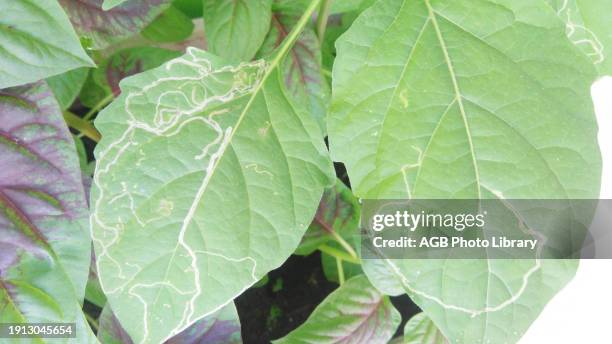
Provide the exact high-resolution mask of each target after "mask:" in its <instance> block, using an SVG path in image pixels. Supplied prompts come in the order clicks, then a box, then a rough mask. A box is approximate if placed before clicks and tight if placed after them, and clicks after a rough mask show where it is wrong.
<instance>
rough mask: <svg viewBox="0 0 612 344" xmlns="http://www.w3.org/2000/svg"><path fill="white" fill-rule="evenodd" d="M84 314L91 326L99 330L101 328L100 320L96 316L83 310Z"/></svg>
mask: <svg viewBox="0 0 612 344" xmlns="http://www.w3.org/2000/svg"><path fill="white" fill-rule="evenodd" d="M83 314H85V319H87V322H88V323H89V324H90V325H91V327H93V328H94V330H96V332H98V331H99V330H100V325H99V324H98V320H96V319H94V317H92V316H91V315H89V313H87V312H83Z"/></svg>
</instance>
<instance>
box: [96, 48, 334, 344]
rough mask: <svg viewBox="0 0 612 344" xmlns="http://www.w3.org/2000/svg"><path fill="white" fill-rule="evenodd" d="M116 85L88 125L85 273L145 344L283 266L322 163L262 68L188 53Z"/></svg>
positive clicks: (300, 118) (312, 135)
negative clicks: (88, 257) (95, 278)
mask: <svg viewBox="0 0 612 344" xmlns="http://www.w3.org/2000/svg"><path fill="white" fill-rule="evenodd" d="M121 87H122V92H121V95H120V96H119V98H118V99H117V100H116V101H115V102H113V103H112V104H111V105H110V106H108V107H107V108H106V109H105V110H104V111H103V112H102V113H101V114H100V115H99V116H98V119H97V120H96V127H97V128H98V129H99V130H100V132H101V133H102V137H103V139H102V141H100V143H99V145H98V146H97V148H96V156H97V158H98V159H97V163H98V165H97V168H96V174H95V178H94V187H93V189H92V207H93V215H92V230H93V236H94V242H95V248H96V253H97V259H98V260H97V262H98V273H99V277H100V282H101V284H102V287H103V289H104V291H105V292H106V294H107V296H108V298H109V301H110V304H111V305H112V306H113V311H114V312H115V314H116V315H117V317H118V318H119V319H120V320H121V323H122V325H123V326H124V327H125V329H126V330H127V331H128V333H130V335H131V336H132V338H134V339H135V341H138V342H140V341H142V340H145V341H152V342H158V341H161V340H164V339H167V338H169V337H171V336H172V335H174V334H177V333H178V332H180V331H181V330H183V329H185V328H186V327H188V326H190V325H191V324H192V323H193V322H195V321H197V320H198V319H200V318H202V317H204V316H206V315H208V314H210V313H211V312H213V311H214V310H215V309H217V308H218V307H220V306H221V305H224V304H226V303H227V302H229V301H230V300H232V299H233V298H234V297H236V296H237V295H239V294H240V293H242V291H244V290H245V289H246V288H248V287H249V286H251V285H253V284H254V283H256V282H257V281H258V280H259V279H260V278H261V277H263V276H264V275H265V274H266V273H267V272H268V271H270V270H271V269H273V268H276V267H277V266H279V265H280V264H281V263H282V262H283V261H284V260H285V259H287V257H288V256H289V255H290V254H291V253H292V252H293V250H295V248H296V247H297V245H298V243H299V241H300V239H301V237H302V235H303V233H304V232H305V230H306V228H307V227H308V224H309V223H310V221H311V219H312V217H313V216H314V214H315V211H316V209H317V205H318V204H319V200H320V198H321V195H322V193H323V188H324V187H325V186H326V185H327V184H329V183H330V182H331V178H330V176H331V175H332V166H331V162H330V160H329V157H328V156H327V153H326V149H325V146H324V142H323V138H322V136H321V134H320V130H319V129H318V128H317V126H316V123H315V122H314V120H313V119H312V118H311V117H310V116H309V115H308V114H306V113H303V112H302V110H300V109H299V108H296V107H294V105H293V104H292V103H291V101H290V99H289V98H287V96H286V94H285V91H284V89H283V88H282V83H281V79H280V76H279V73H278V70H277V68H276V66H275V65H269V64H267V63H265V62H264V61H256V62H252V63H248V64H240V65H234V66H231V65H227V64H226V63H225V62H224V61H222V60H221V59H219V58H217V57H215V56H213V55H211V54H208V53H206V52H203V51H201V50H198V49H195V48H191V49H189V50H188V52H187V54H186V55H185V56H183V57H180V58H178V59H174V60H172V61H169V62H167V63H165V64H164V65H162V66H160V67H159V68H156V69H153V70H151V71H148V72H145V73H141V74H138V75H136V76H133V77H130V78H127V79H124V80H123V82H122V83H121ZM160 161H163V162H164V163H163V164H160ZM145 242H146V243H147V244H146V245H143V244H142V243H145Z"/></svg>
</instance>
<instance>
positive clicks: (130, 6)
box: [6, 0, 171, 49]
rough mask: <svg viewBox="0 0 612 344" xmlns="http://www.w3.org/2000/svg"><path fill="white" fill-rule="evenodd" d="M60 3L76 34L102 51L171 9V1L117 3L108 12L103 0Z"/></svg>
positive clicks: (74, 0) (139, 0)
mask: <svg viewBox="0 0 612 344" xmlns="http://www.w3.org/2000/svg"><path fill="white" fill-rule="evenodd" d="M6 1H11V0H6ZM59 2H60V3H61V4H62V7H64V10H66V12H67V13H68V16H69V17H70V21H72V24H73V25H74V28H75V29H76V31H77V33H78V34H79V35H80V36H82V37H84V38H86V39H87V40H88V44H89V45H90V46H91V47H92V48H94V49H103V48H106V47H108V46H109V45H112V44H113V43H116V42H120V41H122V40H124V39H126V38H128V37H130V36H132V35H134V34H136V33H138V32H140V30H142V29H143V28H144V27H146V26H147V25H148V24H149V23H151V22H152V21H153V20H154V19H155V18H156V17H157V16H158V15H159V14H160V13H162V12H163V11H164V10H165V9H166V8H168V6H170V2H171V0H138V1H136V0H133V1H128V2H126V3H122V2H123V1H115V5H118V6H116V7H113V8H112V9H109V10H108V11H105V10H103V9H102V0H59ZM120 3H121V5H119V4H120Z"/></svg>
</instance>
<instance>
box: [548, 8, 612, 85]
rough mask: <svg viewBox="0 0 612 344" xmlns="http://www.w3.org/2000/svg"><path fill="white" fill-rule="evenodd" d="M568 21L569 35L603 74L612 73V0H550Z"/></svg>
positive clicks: (560, 15) (567, 29)
mask: <svg viewBox="0 0 612 344" xmlns="http://www.w3.org/2000/svg"><path fill="white" fill-rule="evenodd" d="M546 1H547V2H548V3H549V4H550V5H551V7H552V8H553V9H554V10H555V11H556V12H557V15H559V17H560V18H561V20H563V21H564V22H565V24H566V33H567V37H568V38H569V39H570V40H571V41H572V42H574V44H576V46H578V47H579V48H580V50H582V51H583V52H584V53H585V54H586V55H587V56H589V57H590V58H591V60H592V61H593V63H595V65H596V67H597V69H598V70H599V73H600V75H612V54H610V49H612V28H611V27H610V21H611V20H612V11H611V9H612V0H546Z"/></svg>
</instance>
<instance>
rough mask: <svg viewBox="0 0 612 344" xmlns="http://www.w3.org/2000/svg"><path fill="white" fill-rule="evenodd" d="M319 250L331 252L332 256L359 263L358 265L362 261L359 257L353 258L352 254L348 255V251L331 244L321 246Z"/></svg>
mask: <svg viewBox="0 0 612 344" xmlns="http://www.w3.org/2000/svg"><path fill="white" fill-rule="evenodd" d="M319 251H321V252H323V253H326V254H329V255H330V256H332V257H335V258H340V259H342V260H344V261H347V262H349V263H353V264H358V265H360V264H361V261H360V260H359V259H358V258H353V257H351V256H350V255H348V254H347V253H346V252H344V251H342V250H339V249H337V248H334V247H331V246H327V245H325V244H324V245H321V246H319Z"/></svg>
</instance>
